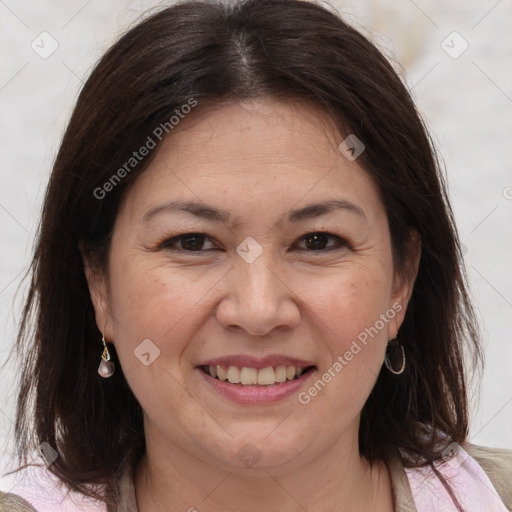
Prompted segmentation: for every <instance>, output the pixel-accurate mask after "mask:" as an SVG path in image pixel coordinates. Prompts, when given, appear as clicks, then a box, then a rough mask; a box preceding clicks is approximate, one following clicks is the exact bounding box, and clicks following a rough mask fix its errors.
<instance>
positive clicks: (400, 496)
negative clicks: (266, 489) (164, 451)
mask: <svg viewBox="0 0 512 512" xmlns="http://www.w3.org/2000/svg"><path fill="white" fill-rule="evenodd" d="M464 449H465V450H466V451H467V452H468V453H469V455H471V456H472V457H473V458H474V459H475V460H476V461H477V462H478V464H479V465H480V466H481V467H482V468H483V469H484V470H485V472H486V473H487V475H488V477H489V479H490V480H491V482H492V483H493V485H494V487H495V488H496V490H497V492H498V494H499V495H500V497H501V499H502V501H503V503H505V506H506V507H507V509H508V510H510V511H511V512H512V450H500V449H495V448H484V447H482V446H476V445H471V444H467V445H464ZM386 463H387V465H388V468H389V473H390V476H391V483H392V486H393V496H394V502H395V510H396V511H397V512H416V507H415V506H414V500H413V496H412V493H411V488H410V487H409V481H408V479H407V475H406V473H405V471H404V468H403V466H402V463H401V461H400V459H399V457H398V454H397V452H396V450H392V451H390V455H389V457H388V459H387V460H386ZM120 495H121V503H120V504H119V506H118V507H117V510H115V511H109V512H138V509H137V500H136V497H135V488H134V485H133V478H132V474H131V471H126V473H125V475H124V477H123V478H122V479H121V481H120ZM34 510H35V509H34V508H32V507H31V506H30V505H28V503H26V502H25V501H24V500H23V499H22V498H19V497H16V496H14V495H13V494H2V493H1V492H0V512H34ZM36 512H37V511H36ZM489 512H491V511H489Z"/></svg>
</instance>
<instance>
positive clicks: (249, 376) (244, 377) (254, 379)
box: [240, 366, 258, 386]
mask: <svg viewBox="0 0 512 512" xmlns="http://www.w3.org/2000/svg"><path fill="white" fill-rule="evenodd" d="M240 382H241V383H242V384H243V385H244V386H249V385H251V384H253V385H254V384H258V370H256V368H247V367H246V366H244V367H243V368H242V370H241V371H240Z"/></svg>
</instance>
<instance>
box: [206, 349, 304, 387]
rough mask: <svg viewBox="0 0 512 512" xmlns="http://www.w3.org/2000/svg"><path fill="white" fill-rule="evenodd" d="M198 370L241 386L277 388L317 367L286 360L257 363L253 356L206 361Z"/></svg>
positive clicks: (275, 357)
mask: <svg viewBox="0 0 512 512" xmlns="http://www.w3.org/2000/svg"><path fill="white" fill-rule="evenodd" d="M197 368H199V369H200V370H202V371H203V372H204V373H206V374H207V375H209V376H210V377H212V378H214V379H216V380H219V381H224V382H226V383H230V384H237V385H239V386H276V385H279V384H283V383H286V382H288V381H291V380H296V379H297V378H299V377H300V376H301V375H302V374H303V373H305V372H307V371H309V370H310V369H313V368H314V365H313V364H311V363H309V362H307V361H303V360H299V359H294V358H289V357H285V356H269V357H266V358H262V359H258V358H254V357H251V356H232V357H226V358H221V359H215V360H210V361H205V362H204V363H203V364H201V365H199V366H198V367H197Z"/></svg>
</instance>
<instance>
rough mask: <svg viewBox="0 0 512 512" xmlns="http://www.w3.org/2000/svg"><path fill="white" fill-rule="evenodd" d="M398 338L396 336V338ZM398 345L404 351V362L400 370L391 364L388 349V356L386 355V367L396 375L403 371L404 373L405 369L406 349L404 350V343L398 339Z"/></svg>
mask: <svg viewBox="0 0 512 512" xmlns="http://www.w3.org/2000/svg"><path fill="white" fill-rule="evenodd" d="M395 340H396V338H395ZM391 341H394V340H391ZM396 345H398V346H399V347H400V350H401V352H402V363H401V364H400V368H399V369H398V370H395V369H394V368H393V366H392V365H391V361H390V360H389V354H388V351H387V350H386V356H385V357H384V364H385V365H386V368H387V369H388V370H389V371H390V372H391V373H392V374H394V375H401V374H402V373H404V370H405V350H404V347H403V345H402V344H401V343H400V342H399V341H397V342H396ZM388 347H389V344H388Z"/></svg>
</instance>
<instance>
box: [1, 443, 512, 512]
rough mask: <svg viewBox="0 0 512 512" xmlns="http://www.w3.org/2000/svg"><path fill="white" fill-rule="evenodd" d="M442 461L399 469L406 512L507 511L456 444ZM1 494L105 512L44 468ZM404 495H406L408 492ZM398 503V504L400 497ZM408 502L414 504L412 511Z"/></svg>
mask: <svg viewBox="0 0 512 512" xmlns="http://www.w3.org/2000/svg"><path fill="white" fill-rule="evenodd" d="M397 459H398V457H397ZM444 459H445V460H444V461H443V460H441V461H438V462H436V463H435V464H434V468H435V471H434V470H433V469H432V468H431V467H430V466H427V467H423V468H403V469H404V470H405V474H406V476H407V481H408V483H409V486H410V491H411V493H410V494H411V495H412V500H410V501H409V503H411V506H406V507H405V509H406V510H407V511H411V512H434V511H435V512H459V511H463V512H508V508H507V507H506V506H505V505H504V504H503V502H502V501H501V499H500V498H499V496H498V493H497V492H496V489H495V487H494V486H493V484H492V483H491V481H490V480H489V478H488V476H487V474H486V473H485V472H484V470H483V469H482V468H481V467H480V466H479V464H478V463H477V462H476V461H475V459H474V458H472V457H471V456H470V455H469V454H468V453H467V452H466V451H465V450H464V449H462V448H461V447H460V446H459V445H458V444H456V443H452V444H451V445H450V446H449V447H448V449H447V450H445V457H444ZM400 467H401V465H400ZM436 471H437V472H438V474H440V475H442V476H443V477H444V479H445V480H446V481H447V482H448V483H449V484H450V488H451V489H453V491H452V492H453V498H452V497H451V496H450V493H449V492H448V490H447V489H446V487H445V486H444V485H443V482H442V480H441V479H440V478H439V477H438V475H436ZM400 472H401V469H400ZM393 473H394V471H391V478H392V480H393V479H394V478H396V475H395V474H393ZM28 483H29V484H28ZM129 484H130V485H128V487H127V488H126V489H124V491H123V496H122V497H123V503H125V505H126V506H127V507H128V508H129V509H131V510H136V509H137V508H136V499H135V490H134V488H133V485H132V483H131V480H130V482H129ZM4 491H6V492H7V491H9V492H14V493H16V494H18V495H20V496H22V497H23V498H25V499H26V500H27V501H28V502H29V503H30V504H31V505H32V506H34V507H35V508H36V510H37V511H38V512H106V507H105V505H103V504H98V503H97V502H91V501H90V500H86V499H85V498H83V497H81V496H80V497H79V496H77V495H71V494H68V495H67V496H66V494H65V493H64V492H63V491H61V490H60V487H59V485H58V484H57V481H56V479H55V477H53V475H51V473H49V472H48V471H46V470H44V469H43V470H41V469H36V468H30V469H27V470H25V478H23V480H19V479H18V481H17V482H16V484H15V485H13V486H12V487H11V489H10V490H9V489H4ZM407 495H409V492H408V490H407ZM409 496H410V495H409ZM398 501H399V502H400V498H399V499H398ZM412 501H414V508H413V507H412ZM396 506H397V510H400V511H402V510H403V509H402V503H397V504H396ZM0 508H1V507H0ZM405 509H404V510H405ZM119 512H122V511H119Z"/></svg>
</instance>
